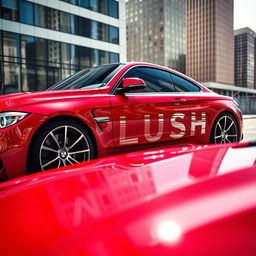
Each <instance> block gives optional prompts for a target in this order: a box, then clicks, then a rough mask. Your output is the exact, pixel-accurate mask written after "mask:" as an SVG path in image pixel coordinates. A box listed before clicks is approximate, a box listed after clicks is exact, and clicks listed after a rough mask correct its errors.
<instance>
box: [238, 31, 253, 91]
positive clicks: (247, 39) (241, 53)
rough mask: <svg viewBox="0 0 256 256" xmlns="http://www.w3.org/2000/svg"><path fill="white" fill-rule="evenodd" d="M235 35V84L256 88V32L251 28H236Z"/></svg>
mask: <svg viewBox="0 0 256 256" xmlns="http://www.w3.org/2000/svg"><path fill="white" fill-rule="evenodd" d="M234 35H235V85H237V86H241V87H245V88H250V89H256V81H255V72H256V63H255V57H256V56H255V51H256V46H255V40H256V33H255V32H254V31H252V30H251V29H250V28H241V29H237V30H235V31H234Z"/></svg>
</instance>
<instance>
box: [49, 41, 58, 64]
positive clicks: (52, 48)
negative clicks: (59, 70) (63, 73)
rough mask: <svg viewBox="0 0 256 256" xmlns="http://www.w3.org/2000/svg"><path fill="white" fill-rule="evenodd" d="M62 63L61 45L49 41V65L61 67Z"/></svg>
mask: <svg viewBox="0 0 256 256" xmlns="http://www.w3.org/2000/svg"><path fill="white" fill-rule="evenodd" d="M60 62H61V43H60V42H57V41H52V40H48V65H49V66H54V67H59V66H60Z"/></svg>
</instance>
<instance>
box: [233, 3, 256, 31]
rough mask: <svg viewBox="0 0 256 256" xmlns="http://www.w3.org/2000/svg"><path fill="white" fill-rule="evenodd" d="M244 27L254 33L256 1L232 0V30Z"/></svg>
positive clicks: (255, 27)
mask: <svg viewBox="0 0 256 256" xmlns="http://www.w3.org/2000/svg"><path fill="white" fill-rule="evenodd" d="M244 27H249V28H250V29H252V30H254V31H255V32H256V0H234V29H238V28H244Z"/></svg>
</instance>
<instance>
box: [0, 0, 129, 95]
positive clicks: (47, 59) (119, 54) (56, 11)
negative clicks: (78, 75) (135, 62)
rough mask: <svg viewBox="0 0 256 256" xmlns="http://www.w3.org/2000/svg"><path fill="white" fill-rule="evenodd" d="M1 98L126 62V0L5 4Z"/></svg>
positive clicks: (0, 16) (9, 0)
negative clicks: (85, 70)
mask: <svg viewBox="0 0 256 256" xmlns="http://www.w3.org/2000/svg"><path fill="white" fill-rule="evenodd" d="M0 7H1V10H0V39H1V44H0V67H1V73H0V82H1V84H0V94H5V93H13V92H20V91H35V90H44V89H46V88H47V87H48V86H50V85H52V84H54V83H55V82H57V81H59V80H61V79H63V78H65V77H67V76H69V75H71V74H73V73H75V72H77V71H79V70H81V69H83V68H86V67H90V66H95V65H101V64H106V63H113V62H119V61H121V62H123V61H126V32H125V30H126V28H125V2H124V0H119V1H116V0H101V1H98V0H62V1H60V0H51V1H49V0H29V1H25V0H1V1H0Z"/></svg>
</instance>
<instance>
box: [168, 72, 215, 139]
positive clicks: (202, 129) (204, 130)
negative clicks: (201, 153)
mask: <svg viewBox="0 0 256 256" xmlns="http://www.w3.org/2000/svg"><path fill="white" fill-rule="evenodd" d="M171 77H172V81H173V84H174V87H175V91H177V92H179V94H180V98H181V100H184V101H185V102H186V103H187V105H189V107H190V116H191V120H190V122H189V125H188V127H187V128H188V132H189V134H190V137H191V138H190V142H193V143H208V140H207V139H206V138H205V136H206V135H207V136H208V135H209V134H210V130H211V127H210V123H211V118H212V115H213V114H212V113H213V112H214V110H213V108H212V107H211V104H209V102H210V101H211V100H212V99H213V95H212V93H204V92H202V89H201V87H199V86H198V85H196V84H195V83H193V82H192V81H190V80H188V79H186V78H185V77H182V76H180V75H179V74H176V73H171Z"/></svg>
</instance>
